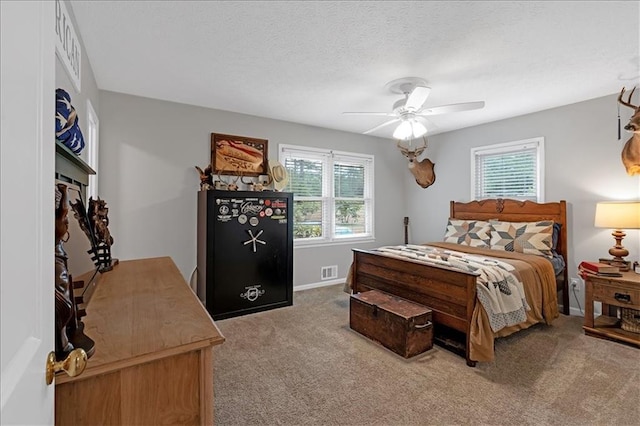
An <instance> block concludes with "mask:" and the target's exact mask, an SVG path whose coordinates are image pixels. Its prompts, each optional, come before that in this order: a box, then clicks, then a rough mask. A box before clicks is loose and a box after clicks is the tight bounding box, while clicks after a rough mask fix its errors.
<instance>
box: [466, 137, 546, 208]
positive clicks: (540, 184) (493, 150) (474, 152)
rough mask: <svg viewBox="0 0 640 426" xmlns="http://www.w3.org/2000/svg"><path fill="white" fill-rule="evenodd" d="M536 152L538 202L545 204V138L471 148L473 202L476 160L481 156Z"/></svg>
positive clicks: (472, 197)
mask: <svg viewBox="0 0 640 426" xmlns="http://www.w3.org/2000/svg"><path fill="white" fill-rule="evenodd" d="M531 148H535V150H536V172H537V176H536V190H537V191H536V200H535V201H536V202H538V203H544V182H545V180H544V169H545V167H544V137H542V136H540V137H536V138H530V139H523V140H518V141H512V142H504V143H497V144H492V145H484V146H479V147H475V148H471V200H476V199H478V198H477V194H476V165H477V162H476V158H477V157H478V156H481V155H488V154H501V153H513V152H518V151H521V150H525V149H531Z"/></svg>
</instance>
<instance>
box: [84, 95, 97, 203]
mask: <svg viewBox="0 0 640 426" xmlns="http://www.w3.org/2000/svg"><path fill="white" fill-rule="evenodd" d="M99 135H100V120H98V114H96V111H95V110H94V109H93V105H92V104H91V101H90V100H89V99H87V134H86V136H87V137H86V138H85V142H86V145H87V146H86V153H87V154H86V155H87V164H88V165H89V167H91V168H92V169H93V170H94V171H95V172H96V174H94V175H89V184H88V185H87V199H86V200H84V201H85V203H88V200H89V197H93V199H94V200H96V199H98V194H99V192H98V151H99V145H100V143H99V139H100V137H99Z"/></svg>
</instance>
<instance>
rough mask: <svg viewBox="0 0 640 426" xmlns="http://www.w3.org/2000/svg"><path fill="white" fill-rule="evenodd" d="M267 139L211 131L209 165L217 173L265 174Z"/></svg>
mask: <svg viewBox="0 0 640 426" xmlns="http://www.w3.org/2000/svg"><path fill="white" fill-rule="evenodd" d="M267 148H268V141H267V140H266V139H256V138H249V137H246V136H234V135H223V134H221V133H211V165H212V167H213V173H215V174H218V175H239V176H260V175H266V174H267V167H268V166H267V155H268V149H267Z"/></svg>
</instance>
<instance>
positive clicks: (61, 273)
mask: <svg viewBox="0 0 640 426" xmlns="http://www.w3.org/2000/svg"><path fill="white" fill-rule="evenodd" d="M55 191H56V193H55V195H56V196H55V201H56V205H55V291H54V293H55V352H56V358H57V359H64V358H65V357H66V356H67V355H68V354H69V353H70V352H71V351H72V350H74V349H78V348H79V349H83V350H84V351H85V352H86V355H87V357H90V356H91V355H93V353H94V351H95V344H94V341H93V340H92V339H91V338H89V337H87V336H86V335H85V334H84V331H83V330H84V324H83V323H82V321H81V320H80V318H79V317H80V315H79V313H78V310H77V306H76V300H75V297H74V286H73V280H72V277H71V275H70V274H69V270H68V267H67V253H66V252H65V250H64V246H63V243H64V242H65V241H67V239H68V233H69V231H68V229H69V218H68V212H69V207H68V200H67V187H66V185H64V184H57V185H56V188H55Z"/></svg>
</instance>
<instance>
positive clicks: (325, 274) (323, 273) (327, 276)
mask: <svg viewBox="0 0 640 426" xmlns="http://www.w3.org/2000/svg"><path fill="white" fill-rule="evenodd" d="M335 278H338V265H332V266H323V267H322V268H320V279H321V280H323V281H324V280H332V279H335Z"/></svg>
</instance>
